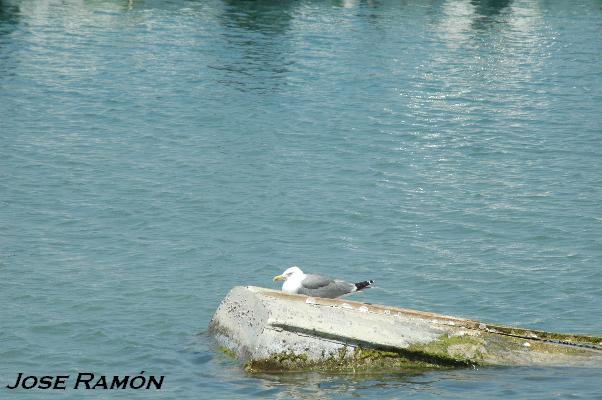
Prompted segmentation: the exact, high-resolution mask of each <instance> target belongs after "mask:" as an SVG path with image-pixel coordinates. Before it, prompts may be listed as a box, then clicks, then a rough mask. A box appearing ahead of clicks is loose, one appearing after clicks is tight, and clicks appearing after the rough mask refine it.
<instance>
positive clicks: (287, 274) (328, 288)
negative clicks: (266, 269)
mask: <svg viewBox="0 0 602 400" xmlns="http://www.w3.org/2000/svg"><path fill="white" fill-rule="evenodd" d="M276 281H284V283H283V284H282V291H283V292H285V293H289V294H304V295H307V296H315V297H326V298H329V299H334V298H336V297H340V296H344V295H346V294H349V293H353V292H357V291H360V290H362V289H366V288H370V287H371V286H372V284H373V283H374V281H363V282H358V283H350V282H345V281H342V280H340V279H332V278H329V277H327V276H322V275H313V274H304V273H303V271H301V268H299V267H297V266H293V267H290V268H288V269H287V270H286V271H284V272H283V273H282V275H276V276H275V277H274V282H276Z"/></svg>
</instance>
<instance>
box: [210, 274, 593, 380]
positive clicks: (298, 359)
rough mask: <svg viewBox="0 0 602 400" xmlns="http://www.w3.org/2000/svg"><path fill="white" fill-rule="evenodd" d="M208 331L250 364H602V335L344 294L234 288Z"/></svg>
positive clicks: (334, 367) (342, 367)
mask: <svg viewBox="0 0 602 400" xmlns="http://www.w3.org/2000/svg"><path fill="white" fill-rule="evenodd" d="M209 331H210V333H211V334H212V335H213V336H214V337H215V339H216V341H217V343H218V344H219V345H220V346H221V347H222V348H223V349H224V350H225V351H226V352H228V353H231V354H233V355H235V356H236V357H237V358H238V359H239V360H241V361H242V362H243V363H244V364H245V366H246V368H247V369H249V370H254V371H260V370H261V371H269V370H278V371H280V370H328V371H372V370H389V371H391V370H400V369H405V368H416V367H418V368H441V367H449V366H463V365H464V366H466V365H571V366H595V367H601V366H602V338H599V337H592V336H581V335H568V334H558V333H550V332H543V331H535V330H529V329H522V328H512V327H506V326H500V325H492V324H486V323H481V322H477V321H471V320H467V319H462V318H456V317H449V316H445V315H438V314H433V313H428V312H421V311H415V310H408V309H403V308H396V307H389V306H381V305H370V304H365V303H360V302H355V301H350V300H346V299H324V298H317V297H316V298H312V297H307V296H302V295H290V294H285V293H282V292H280V291H276V290H271V289H265V288H259V287H253V286H247V287H241V286H237V287H235V288H233V289H232V290H231V291H230V293H229V294H228V295H227V296H226V298H225V299H224V300H223V301H222V303H221V304H220V306H219V307H218V309H217V311H216V312H215V314H214V316H213V318H212V319H211V322H210V324H209Z"/></svg>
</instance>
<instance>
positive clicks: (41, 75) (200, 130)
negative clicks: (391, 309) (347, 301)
mask: <svg viewBox="0 0 602 400" xmlns="http://www.w3.org/2000/svg"><path fill="white" fill-rule="evenodd" d="M601 54H602V3H601V2H600V1H598V0H592V1H586V0H578V1H561V0H558V1H554V0H550V1H544V0H541V1H535V0H532V1H518V0H517V1H512V0H505V1H504V0H497V1H496V0H489V1H486V0H481V1H479V0H441V1H426V0H425V1H418V0H416V1H402V0H398V1H392V0H391V1H389V0H366V1H360V0H357V1H356V0H346V1H318V0H315V1H311V0H299V1H286V0H283V1H267V0H257V1H234V0H221V1H218V0H212V1H180V0H172V1H159V0H154V1H152V0H147V1H139V0H133V1H126V0H124V1H103V0H98V1H66V2H65V1H48V0H35V1H34V0H30V1H27V0H22V1H19V0H9V1H7V0H0V281H1V283H2V290H1V291H0V303H1V307H0V321H1V328H0V360H1V362H0V379H1V381H0V384H1V385H0V386H1V388H0V392H1V393H0V397H2V398H11V399H12V398H19V399H42V398H48V396H50V395H51V394H49V393H45V392H42V391H35V390H31V391H25V390H22V391H18V392H17V391H8V390H7V389H6V388H5V387H4V386H5V385H7V384H8V383H9V381H10V380H11V379H13V378H14V377H16V373H17V372H26V373H29V374H55V375H61V374H76V373H77V371H82V372H94V373H96V374H107V375H111V376H112V375H128V374H129V375H132V374H137V373H139V372H140V371H141V370H144V371H146V374H154V375H165V376H166V381H165V384H164V388H163V390H161V391H158V392H146V391H145V392H144V393H142V392H135V391H128V392H125V393H123V392H122V393H115V392H107V393H102V392H98V391H87V392H85V391H83V392H82V391H81V390H80V391H74V390H68V391H65V392H62V393H52V395H53V397H56V398H69V399H79V398H82V396H83V397H86V398H88V397H89V398H105V399H112V398H145V399H154V398H157V399H159V398H161V399H173V398H177V399H183V400H186V399H243V398H250V397H255V398H299V399H302V398H307V399H329V398H341V399H343V398H366V399H383V398H416V399H427V398H458V399H483V398H492V397H496V398H524V399H550V398H582V399H592V398H596V397H597V398H600V393H601V392H602V384H601V383H600V382H601V380H600V376H601V375H602V369H595V368H592V369H574V368H572V369H571V368H480V369H478V370H473V369H459V370H451V371H445V372H432V373H426V374H416V375H413V374H399V375H395V376H330V375H319V374H301V375H297V374H284V375H248V374H246V373H244V371H242V370H241V369H240V368H239V367H238V366H237V365H236V364H235V363H234V362H233V361H232V360H229V359H228V358H227V357H225V356H224V355H222V354H221V353H216V352H215V351H214V348H213V347H212V345H211V342H210V340H209V338H208V337H207V334H206V327H207V323H208V322H209V319H210V317H211V315H212V313H213V311H214V310H215V308H216V306H217V305H218V304H219V302H220V301H221V299H222V298H223V297H224V296H225V294H226V293H227V292H228V290H229V289H230V288H231V287H232V286H234V285H240V284H253V285H261V286H267V287H274V286H273V284H272V282H271V279H270V278H271V277H272V276H274V275H275V274H276V273H279V272H281V271H282V270H283V269H284V268H285V267H286V266H290V265H292V264H297V265H299V266H301V267H302V268H304V269H306V270H309V271H312V272H318V273H326V274H331V275H336V276H340V277H345V278H348V279H350V280H363V279H374V280H376V281H377V287H376V288H374V289H372V290H370V291H368V292H367V293H365V294H363V295H362V296H361V297H358V299H359V300H364V301H369V302H373V303H385V304H393V305H399V306H403V307H409V308H417V309H421V310H428V311H433V312H439V313H445V314H452V315H458V316H464V317H469V318H474V319H480V320H485V321H490V322H498V323H503V324H510V325H521V326H526V327H532V328H538V329H546V330H552V331H560V332H578V333H585V334H592V335H602V313H601V308H600V304H601V300H602V289H601V286H600V282H602V270H601V264H600V260H601V259H602V173H601V171H602V112H600V110H602V67H601V65H602V59H601V58H602V56H601Z"/></svg>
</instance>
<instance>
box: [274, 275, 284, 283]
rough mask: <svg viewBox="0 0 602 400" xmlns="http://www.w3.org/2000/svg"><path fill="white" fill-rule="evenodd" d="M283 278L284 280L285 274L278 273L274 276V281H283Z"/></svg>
mask: <svg viewBox="0 0 602 400" xmlns="http://www.w3.org/2000/svg"><path fill="white" fill-rule="evenodd" d="M283 280H284V276H282V275H276V276H275V277H274V282H276V281H283Z"/></svg>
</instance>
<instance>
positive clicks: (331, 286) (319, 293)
mask: <svg viewBox="0 0 602 400" xmlns="http://www.w3.org/2000/svg"><path fill="white" fill-rule="evenodd" d="M353 289H355V285H354V284H353V283H349V282H345V281H341V280H339V279H332V278H329V277H327V276H322V275H306V276H305V279H303V280H302V281H301V288H299V293H300V294H304V295H307V296H316V297H327V298H331V299H334V298H335V297H339V296H342V295H344V294H347V293H351V292H352V291H353Z"/></svg>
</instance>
